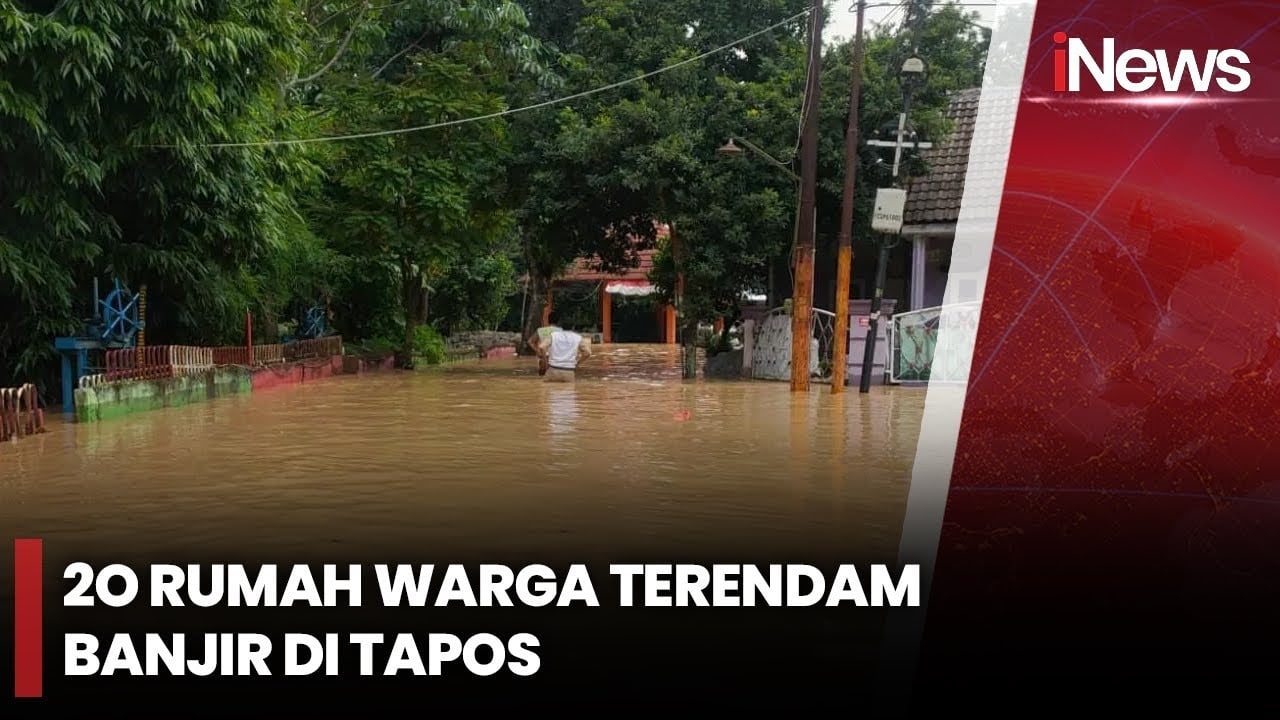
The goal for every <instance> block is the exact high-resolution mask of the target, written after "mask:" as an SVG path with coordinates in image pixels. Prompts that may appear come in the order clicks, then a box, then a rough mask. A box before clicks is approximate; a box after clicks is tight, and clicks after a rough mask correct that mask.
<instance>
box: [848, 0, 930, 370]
mask: <svg viewBox="0 0 1280 720" xmlns="http://www.w3.org/2000/svg"><path fill="white" fill-rule="evenodd" d="M930 4H931V3H929V2H928V0H914V1H913V2H910V3H909V4H908V5H907V21H906V23H905V25H906V30H907V38H906V40H907V42H908V43H909V45H908V47H909V48H910V53H909V56H908V58H907V60H906V62H904V63H903V64H902V70H901V76H900V77H901V78H902V112H901V113H899V114H898V134H897V138H896V139H895V140H894V141H893V143H891V144H892V145H893V184H894V187H896V188H899V189H901V188H902V186H903V182H902V178H901V176H900V175H899V171H900V169H901V166H902V159H903V157H902V151H903V149H904V148H907V147H910V148H912V149H920V148H926V147H932V145H931V144H930V143H922V142H918V141H917V140H916V137H915V132H914V131H911V140H910V141H907V140H906V139H905V135H906V133H907V132H908V123H909V119H910V117H911V98H912V95H913V94H914V92H915V90H916V88H917V85H918V84H920V83H921V82H923V79H924V74H925V66H924V62H923V61H921V60H920V58H919V57H918V56H917V53H918V51H919V44H920V34H921V28H922V26H923V24H924V20H925V16H926V15H927V14H928V12H929V5H930ZM868 144H871V145H881V146H883V145H886V144H889V143H884V142H872V143H868ZM903 204H904V207H905V201H904V203H903ZM873 222H874V220H873ZM899 230H901V226H899ZM890 247H891V245H890V241H889V239H888V238H886V237H881V238H880V248H879V249H880V252H879V257H877V259H876V287H875V294H874V295H872V296H871V317H870V318H869V321H868V324H867V341H866V345H865V346H864V348H863V355H862V378H861V381H860V382H859V384H858V392H860V393H868V392H871V371H872V368H873V367H875V357H876V340H877V338H878V337H879V332H880V308H881V301H882V300H883V299H884V284H885V275H886V273H887V271H888V267H889V249H890ZM887 350H888V355H890V356H891V355H892V348H888V349H887ZM885 362H886V363H890V362H893V358H892V357H889V356H886V359H885Z"/></svg>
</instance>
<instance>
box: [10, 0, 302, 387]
mask: <svg viewBox="0 0 1280 720" xmlns="http://www.w3.org/2000/svg"><path fill="white" fill-rule="evenodd" d="M298 40H299V39H298V33H297V30H296V23H295V22H294V5H293V3H291V2H287V1H285V0H279V1H273V2H251V3H246V2H230V1H228V0H204V1H203V2H197V1H196V0H170V1H165V2H161V1H160V0H82V1H81V2H71V3H68V2H57V3H55V2H34V1H28V2H22V3H19V2H15V1H14V0H0V165H2V166H3V170H2V171H0V304H3V305H4V306H5V307H6V308H7V309H8V310H7V311H6V312H5V313H4V315H3V319H2V320H0V358H2V360H0V384H12V382H14V381H19V380H27V379H30V378H33V377H34V378H35V379H38V380H40V381H41V384H42V385H44V386H45V387H46V388H48V387H49V386H50V385H52V383H51V382H49V381H50V380H51V379H52V377H51V376H52V374H53V372H54V368H55V367H56V364H55V363H54V362H52V361H53V351H52V341H53V338H54V337H55V336H57V335H60V334H63V333H71V332H75V331H76V330H77V328H78V326H79V324H80V321H81V318H83V317H86V316H87V315H88V314H89V312H90V311H91V308H90V297H89V295H90V293H89V290H88V289H89V288H90V287H91V286H92V279H93V278H102V279H104V280H108V281H109V279H110V278H111V277H113V276H114V277H117V278H120V279H122V280H123V281H125V282H127V283H128V284H130V285H131V286H132V287H133V288H134V289H137V288H138V287H139V286H141V285H143V284H145V285H147V286H148V289H149V316H148V328H147V333H148V341H149V342H165V341H166V340H176V339H181V340H184V341H188V342H192V341H214V342H216V341H218V340H221V339H225V335H226V333H228V332H229V328H231V327H232V326H233V325H235V324H236V323H235V321H234V320H233V318H236V317H239V318H242V317H243V313H244V310H245V309H246V306H245V305H244V304H241V302H240V301H241V300H242V299H243V298H236V297H234V296H233V295H232V294H228V293H227V289H228V288H229V287H233V286H241V289H243V287H244V285H245V284H243V283H240V282H239V276H240V275H241V272H242V270H243V269H244V268H245V267H252V266H254V265H255V264H256V263H259V262H262V261H263V259H264V258H266V257H268V256H269V255H270V254H271V253H272V252H274V249H275V248H278V247H280V246H281V245H283V244H285V243H287V242H288V241H289V237H290V235H289V233H290V232H291V228H296V227H298V226H297V223H296V220H297V218H296V216H295V215H294V213H293V205H292V187H293V185H294V184H295V183H297V182H300V181H302V180H303V179H304V178H305V177H306V175H307V172H308V167H307V164H306V163H305V162H304V161H303V159H302V158H300V157H299V156H298V155H297V154H296V153H294V152H292V151H291V150H289V149H288V148H283V149H268V150H262V149H257V148H213V147H209V144H210V143H224V142H241V141H246V140H252V139H255V138H258V137H262V136H264V135H271V134H274V133H275V132H277V131H279V130H280V129H281V127H282V125H283V124H284V123H286V122H288V120H289V116H288V115H280V114H278V113H276V112H274V109H275V107H274V101H275V99H276V98H277V97H278V95H277V93H278V88H279V87H280V85H281V83H282V82H283V80H284V79H286V78H287V77H289V76H290V75H291V74H292V73H293V72H294V68H295V59H296V57H297V51H298Z"/></svg>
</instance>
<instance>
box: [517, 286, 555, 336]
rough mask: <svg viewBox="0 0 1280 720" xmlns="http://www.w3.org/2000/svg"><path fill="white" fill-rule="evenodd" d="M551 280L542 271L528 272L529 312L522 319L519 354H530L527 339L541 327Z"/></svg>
mask: <svg viewBox="0 0 1280 720" xmlns="http://www.w3.org/2000/svg"><path fill="white" fill-rule="evenodd" d="M550 287H551V280H550V278H548V277H547V276H546V275H543V274H542V273H540V272H538V271H536V270H531V271H530V272H529V289H530V293H529V294H530V295H531V296H532V297H531V298H530V300H529V309H528V310H529V312H528V315H526V316H525V319H524V328H523V330H524V333H523V337H524V342H522V343H520V347H519V348H517V351H518V352H519V353H520V354H521V355H532V354H533V348H531V347H529V340H530V339H532V338H533V336H534V335H536V334H537V332H538V328H540V327H542V314H543V312H545V311H546V308H547V298H548V296H549V290H548V289H549V288H550Z"/></svg>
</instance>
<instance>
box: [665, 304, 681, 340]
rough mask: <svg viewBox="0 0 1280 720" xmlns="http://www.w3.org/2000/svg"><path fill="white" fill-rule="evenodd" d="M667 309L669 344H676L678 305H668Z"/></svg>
mask: <svg viewBox="0 0 1280 720" xmlns="http://www.w3.org/2000/svg"><path fill="white" fill-rule="evenodd" d="M665 310H666V312H665V315H666V317H665V318H664V319H665V320H666V335H667V344H668V345H676V344H677V343H678V341H677V340H676V306H675V305H667V306H666V307H665Z"/></svg>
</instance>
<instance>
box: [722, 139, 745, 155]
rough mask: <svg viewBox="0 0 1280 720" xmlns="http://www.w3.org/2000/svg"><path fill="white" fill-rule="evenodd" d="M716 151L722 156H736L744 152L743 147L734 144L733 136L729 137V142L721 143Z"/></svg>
mask: <svg viewBox="0 0 1280 720" xmlns="http://www.w3.org/2000/svg"><path fill="white" fill-rule="evenodd" d="M716 153H717V154H718V155H720V156H721V157H736V156H738V155H741V154H742V148H740V147H738V146H737V145H734V144H733V138H729V142H727V143H725V144H724V145H721V146H720V148H719V149H718V150H716Z"/></svg>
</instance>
